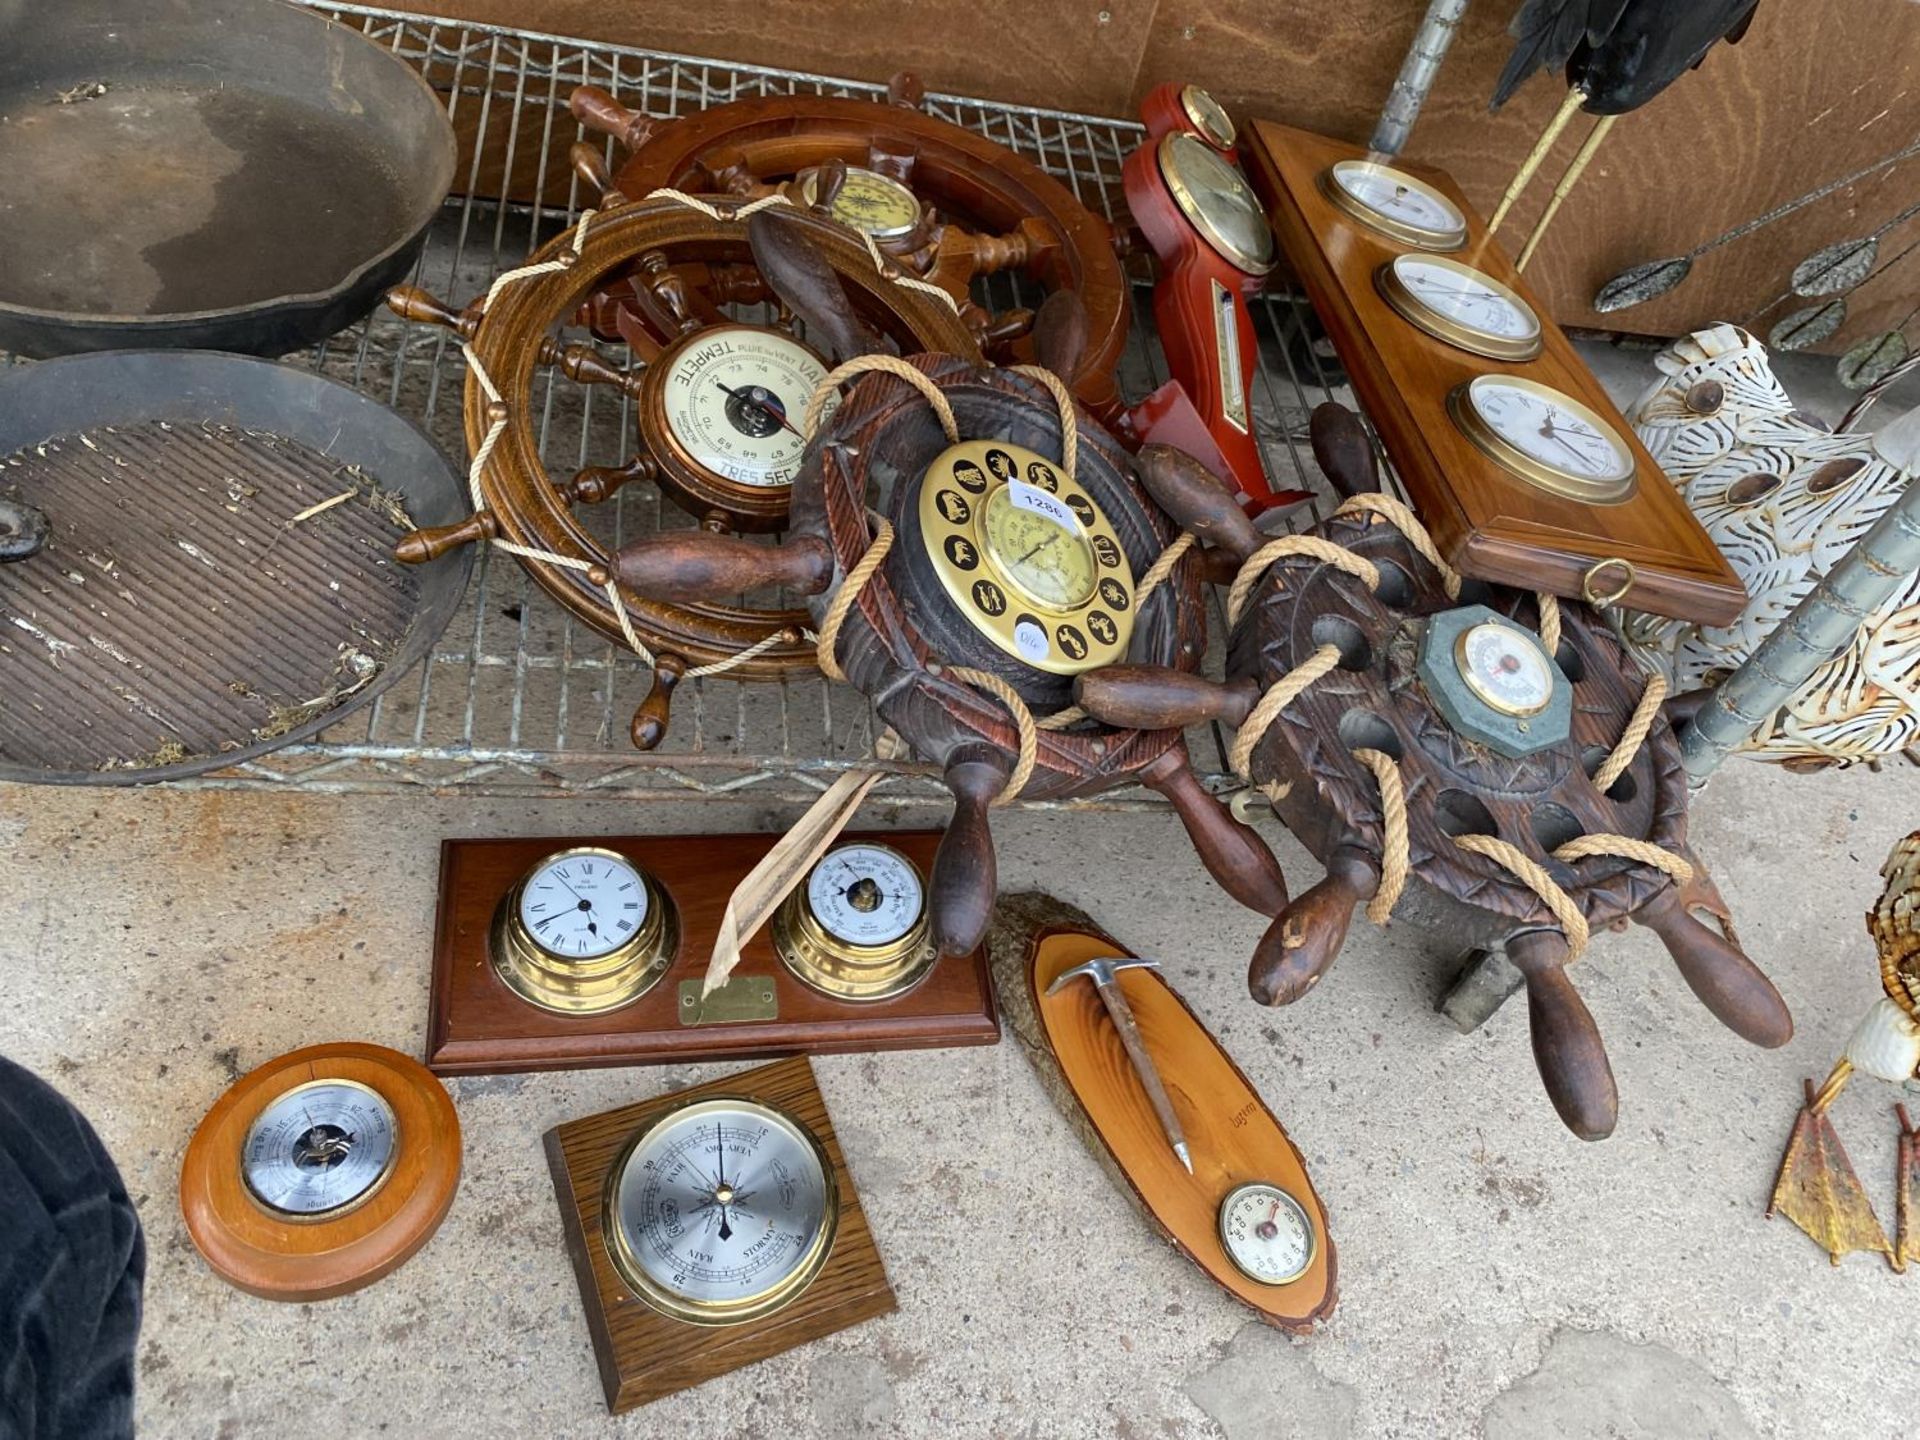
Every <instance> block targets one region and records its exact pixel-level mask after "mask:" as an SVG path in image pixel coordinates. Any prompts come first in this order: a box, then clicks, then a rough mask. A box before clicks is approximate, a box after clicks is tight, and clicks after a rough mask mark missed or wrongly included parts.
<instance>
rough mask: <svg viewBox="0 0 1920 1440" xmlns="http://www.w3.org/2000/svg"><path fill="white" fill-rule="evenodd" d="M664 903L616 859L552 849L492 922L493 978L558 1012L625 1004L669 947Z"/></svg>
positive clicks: (643, 988) (645, 984)
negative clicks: (494, 972)
mask: <svg viewBox="0 0 1920 1440" xmlns="http://www.w3.org/2000/svg"><path fill="white" fill-rule="evenodd" d="M679 935H680V921H679V916H678V915H677V914H676V913H675V910H674V905H673V901H672V900H671V899H670V898H669V897H668V895H667V894H666V892H665V891H664V890H662V889H661V888H660V886H659V885H657V884H656V883H655V882H654V880H653V877H652V876H650V875H648V874H647V873H646V872H645V871H644V870H641V869H640V868H639V867H638V866H637V865H635V864H634V863H633V862H632V861H631V860H629V859H627V858H626V856H624V855H621V854H618V853H617V852H615V851H612V850H603V849H600V848H598V847H597V846H581V847H578V848H576V849H571V850H561V851H558V852H556V853H554V854H552V855H549V856H547V857H546V858H545V859H543V860H541V861H540V862H539V863H538V864H536V865H535V866H534V867H533V868H532V869H531V870H529V871H528V872H527V873H526V874H525V875H524V876H522V877H521V878H520V881H519V883H518V884H516V885H515V886H514V887H513V888H512V889H511V890H509V891H508V892H507V894H506V895H505V897H504V898H503V899H502V900H501V902H500V908H499V910H498V911H497V912H496V914H495V916H494V923H493V935H492V944H491V947H490V950H491V959H492V961H493V966H494V970H495V971H496V972H497V973H498V974H499V976H500V978H501V980H502V981H504V982H505V983H506V985H507V986H508V988H510V989H511V990H512V991H513V992H514V993H515V994H517V995H518V996H519V997H520V998H521V999H523V1000H525V1001H527V1002H529V1003H530V1004H534V1005H538V1006H540V1007H541V1008H543V1009H546V1010H557V1011H561V1012H564V1013H567V1014H597V1013H600V1012H603V1011H607V1010H613V1009H617V1008H618V1007H620V1006H622V1005H630V1004H632V1003H633V1002H634V1001H635V1000H638V999H639V998H640V997H641V996H642V995H644V994H646V993H647V991H649V990H651V989H652V988H653V987H654V985H655V984H657V983H658V982H659V980H660V977H661V976H663V975H665V974H666V972H667V967H668V965H669V964H670V963H671V962H672V960H673V955H674V951H675V949H676V947H677V946H678V943H679Z"/></svg>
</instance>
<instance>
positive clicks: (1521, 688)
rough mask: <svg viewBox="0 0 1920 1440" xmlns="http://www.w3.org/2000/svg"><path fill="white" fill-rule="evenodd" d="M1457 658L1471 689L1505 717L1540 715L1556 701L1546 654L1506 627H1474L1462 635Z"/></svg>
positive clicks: (1486, 625)
mask: <svg viewBox="0 0 1920 1440" xmlns="http://www.w3.org/2000/svg"><path fill="white" fill-rule="evenodd" d="M1455 658H1456V661H1457V663H1458V665H1459V667H1460V678H1461V679H1463V680H1465V681H1466V682H1467V688H1468V689H1469V690H1471V691H1473V693H1474V694H1475V695H1477V696H1478V697H1479V698H1480V699H1481V700H1482V701H1483V702H1485V703H1486V704H1487V705H1488V706H1490V707H1492V708H1493V709H1495V710H1497V711H1499V712H1500V713H1501V714H1502V715H1512V716H1526V715H1538V714H1539V713H1540V712H1541V711H1542V710H1544V709H1546V708H1547V704H1548V702H1549V701H1551V700H1552V699H1553V670H1552V668H1551V667H1550V666H1549V665H1548V664H1547V657H1546V652H1544V651H1543V650H1541V648H1540V647H1539V646H1538V645H1535V644H1534V643H1533V642H1532V641H1531V640H1529V639H1528V638H1527V637H1526V636H1524V635H1522V634H1520V633H1519V632H1518V631H1515V630H1510V629H1508V628H1507V627H1506V626H1505V625H1496V624H1494V623H1493V622H1492V621H1488V622H1486V623H1484V624H1480V625H1476V626H1474V627H1473V628H1472V629H1471V630H1468V631H1467V632H1465V633H1464V634H1463V635H1461V637H1460V641H1459V649H1458V651H1457V653H1456V656H1455Z"/></svg>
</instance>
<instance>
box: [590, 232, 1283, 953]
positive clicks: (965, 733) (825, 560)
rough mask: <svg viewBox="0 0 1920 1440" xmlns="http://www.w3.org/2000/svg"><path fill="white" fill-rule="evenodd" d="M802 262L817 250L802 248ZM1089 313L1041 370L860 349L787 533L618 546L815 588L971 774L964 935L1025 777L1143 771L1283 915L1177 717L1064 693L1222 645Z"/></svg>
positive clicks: (1094, 782) (959, 825)
mask: <svg viewBox="0 0 1920 1440" xmlns="http://www.w3.org/2000/svg"><path fill="white" fill-rule="evenodd" d="M754 223H755V224H756V225H761V224H762V223H763V222H762V219H761V217H756V219H755V222H754ZM769 228H770V226H769ZM766 248H770V247H763V258H767V257H765V249H766ZM793 258H794V260H795V262H796V263H797V264H798V263H804V260H805V252H804V250H800V251H796V252H795V255H794V257H793ZM830 278H831V277H821V276H818V275H816V277H815V279H816V281H822V280H825V279H830ZM794 288H795V289H796V290H798V289H799V288H801V287H799V286H797V285H796V286H795V287H794ZM1081 318H1082V317H1081V316H1080V314H1079V312H1078V307H1077V303H1076V302H1075V300H1074V298H1073V296H1072V295H1071V293H1066V294H1059V295H1055V296H1053V297H1050V298H1049V300H1048V301H1047V303H1046V305H1044V306H1043V307H1042V310H1041V315H1040V317H1039V321H1038V323H1037V325H1036V337H1037V339H1038V341H1039V345H1040V348H1041V352H1042V353H1043V354H1044V355H1046V356H1047V358H1048V360H1049V362H1050V364H1049V368H1048V370H1047V371H1044V372H1043V371H1040V370H1038V369H1035V370H1031V371H1025V372H1014V371H1008V370H996V369H991V368H983V367H980V366H977V365H974V364H972V363H970V362H968V361H965V360H962V359H959V358H957V357H954V356H950V355H916V356H912V357H909V358H908V359H906V360H905V361H900V360H881V361H878V362H856V364H855V366H847V367H843V372H842V373H840V374H837V375H836V377H835V379H836V381H838V380H840V379H843V378H846V373H845V372H851V371H853V370H854V369H855V368H856V366H858V365H860V364H862V363H866V364H868V365H870V366H871V365H873V364H876V363H877V365H878V366H880V367H883V369H882V373H878V374H869V375H866V376H864V377H863V378H861V379H860V380H859V383H858V384H857V385H856V386H855V387H854V388H853V390H852V391H851V392H850V393H849V394H848V395H847V397H846V399H845V401H844V402H843V403H842V404H841V405H840V407H839V409H838V410H837V412H836V413H835V414H834V415H833V417H832V419H831V421H830V422H829V423H828V424H826V425H825V426H824V427H823V428H822V429H821V430H820V432H819V433H818V434H816V435H815V437H814V439H813V441H812V443H811V444H810V445H809V447H808V450H807V456H806V460H805V462H804V464H803V466H802V469H801V473H800V477H799V480H798V481H797V482H796V485H795V492H794V506H793V529H792V531H791V532H790V533H789V535H788V539H787V543H786V544H785V545H784V546H782V547H781V548H780V549H778V550H767V549H765V548H763V547H755V546H751V545H749V544H747V543H745V542H743V541H741V540H739V539H738V538H735V537H729V536H720V535H708V534H700V533H697V532H689V533H683V534H674V535H660V536H653V537H648V538H646V539H643V540H640V541H637V542H635V543H634V544H633V545H630V546H628V547H626V548H625V549H624V550H622V552H621V554H620V558H619V562H618V564H619V571H620V576H621V579H622V580H623V581H624V582H626V583H628V584H632V585H638V586H639V587H641V588H643V589H651V590H660V589H664V588H668V587H670V586H672V587H677V590H678V593H680V594H682V595H685V596H699V595H720V594H729V593H732V592H734V591H736V590H739V589H741V588H743V587H745V586H749V585H754V584H770V583H778V584H781V585H784V586H786V587H787V588H788V589H789V590H792V591H795V592H798V593H801V594H805V595H809V596H811V597H812V599H811V601H810V605H811V608H812V612H813V618H814V620H815V622H816V624H817V625H818V627H819V636H820V640H819V646H820V651H821V663H822V668H823V669H826V670H828V673H830V674H832V675H834V676H835V677H836V678H843V679H845V680H847V681H849V682H850V683H852V684H853V685H854V686H855V687H856V688H858V689H860V690H861V691H863V692H865V693H866V694H867V695H868V696H870V697H872V699H873V701H874V704H875V707H876V708H877V709H878V711H879V713H880V715H881V716H882V718H883V719H884V720H885V721H886V722H887V724H888V725H889V726H891V727H892V729H893V730H894V731H895V732H897V733H898V735H899V736H900V737H901V738H902V739H904V740H905V741H906V742H907V743H908V744H909V745H910V746H911V747H912V748H913V750H914V752H915V753H916V754H918V755H919V756H920V757H922V758H923V759H925V760H928V761H931V762H932V763H934V764H936V765H939V766H940V767H941V769H942V771H943V772H944V774H945V777H946V781H947V785H948V787H949V789H951V790H952V792H953V794H954V799H955V806H956V808H955V813H954V818H953V822H952V824H951V825H950V827H949V828H948V830H947V832H946V835H945V837H944V838H943V839H942V841H941V845H940V850H939V853H938V855H937V856H936V859H935V863H934V867H933V875H932V883H931V894H932V904H933V911H934V935H935V939H936V940H937V941H938V943H939V946H940V949H941V952H942V953H943V954H947V955H957V954H965V953H967V952H968V951H970V950H971V949H973V947H974V946H976V945H977V944H979V943H980V940H981V937H982V936H983V935H984V934H985V930H986V926H987V922H988V918H989V915H990V912H991V909H992V905H993V897H994V892H995V888H996V887H995V879H994V860H993V847H992V841H991V839H990V837H989V834H988V828H987V810H988V807H989V806H991V805H992V804H994V803H995V802H996V801H1003V800H1006V799H1011V798H1012V797H1013V796H1014V795H1015V794H1018V795H1021V796H1023V797H1026V798H1031V799H1052V798H1061V797H1066V796H1075V795H1088V794H1093V793H1095V792H1098V791H1101V790H1105V789H1108V788H1110V787H1112V786H1114V785H1118V784H1122V783H1125V782H1128V781H1139V782H1141V783H1144V784H1146V785H1148V786H1151V787H1152V788H1154V789H1156V790H1158V791H1159V792H1160V793H1162V794H1164V795H1166V796H1167V797H1168V798H1169V799H1170V800H1171V801H1172V802H1173V804H1174V806H1175V807H1176V809H1177V810H1178V811H1179V813H1180V816H1181V819H1182V820H1183V822H1184V823H1185V825H1186V827H1187V831H1188V834H1189V835H1190V836H1191V837H1192V838H1193V841H1194V843H1195V845H1196V847H1197V848H1198V850H1199V851H1200V854H1201V857H1202V859H1203V860H1204V861H1205V863H1206V865H1207V868H1208V870H1209V871H1210V872H1211V873H1212V874H1213V876H1214V878H1215V879H1216V880H1218V881H1219V882H1220V884H1221V885H1222V886H1224V887H1225V888H1226V889H1227V890H1228V892H1229V893H1231V894H1232V895H1233V896H1234V897H1235V898H1236V899H1238V900H1240V901H1241V902H1242V903H1243V904H1246V905H1248V906H1250V907H1252V908H1254V909H1256V910H1258V911H1260V912H1261V913H1263V914H1267V915H1272V914H1275V913H1277V912H1278V911H1279V909H1280V908H1281V907H1282V906H1283V905H1284V904H1285V903H1286V888H1285V885H1284V883H1283V881H1282V880H1281V876H1280V869H1279V866H1278V865H1277V864H1276V863H1275V862H1274V859H1273V857H1272V855H1271V854H1270V853H1269V852H1268V850H1267V848H1266V846H1265V845H1264V844H1263V843H1262V842H1261V841H1260V840H1259V838H1258V837H1257V836H1256V835H1255V834H1254V833H1253V832H1252V830H1250V829H1249V828H1248V827H1247V826H1245V825H1243V824H1241V823H1240V822H1239V821H1237V820H1235V819H1233V818H1232V816H1231V815H1230V814H1229V813H1228V812H1227V810H1226V808H1225V807H1224V806H1223V805H1221V803H1220V802H1219V801H1218V800H1216V799H1215V798H1214V797H1213V796H1212V795H1210V794H1208V793H1207V791H1206V790H1205V789H1204V788H1203V787H1202V786H1201V785H1200V782H1199V780H1198V779H1197V778H1196V777H1195V775H1194V774H1193V771H1192V768H1191V766H1190V764H1189V761H1188V757H1187V752H1186V746H1185V743H1184V740H1183V737H1182V736H1181V734H1180V732H1179V731H1178V730H1177V729H1142V728H1138V727H1134V726H1127V725H1122V726H1109V725H1105V724H1101V723H1099V722H1097V721H1093V720H1090V719H1087V718H1085V717H1084V716H1081V715H1079V714H1078V713H1077V712H1074V711H1072V710H1070V709H1069V708H1068V699H1069V692H1070V690H1071V688H1072V682H1073V677H1074V675H1075V674H1077V673H1078V672H1079V671H1081V670H1083V669H1084V668H1086V667H1087V666H1090V665H1095V664H1099V663H1101V662H1102V661H1103V660H1108V659H1114V658H1119V657H1123V656H1126V657H1132V658H1134V659H1137V660H1140V661H1142V662H1146V663H1153V664H1158V665H1162V666H1165V667H1167V668H1168V669H1169V670H1170V671H1171V672H1173V673H1182V674H1184V673H1189V672H1192V671H1194V670H1196V669H1197V668H1198V666H1199V663H1200V659H1201V655H1202V653H1203V651H1204V649H1205V646H1206V626H1205V612H1204V606H1203V602H1202V596H1201V583H1202V582H1201V578H1200V576H1199V574H1198V572H1197V570H1196V569H1195V567H1194V565H1193V563H1192V560H1191V557H1190V556H1188V555H1186V553H1185V552H1186V549H1187V547H1186V546H1184V545H1183V546H1181V547H1180V549H1179V550H1178V551H1176V552H1175V553H1174V554H1172V555H1171V557H1169V558H1165V559H1163V557H1168V551H1169V547H1170V546H1171V545H1173V544H1175V543H1176V532H1175V530H1174V528H1173V527H1172V525H1170V524H1169V522H1168V521H1167V518H1166V517H1165V516H1164V515H1163V514H1161V512H1160V511H1159V509H1158V508H1157V507H1156V506H1155V505H1154V504H1153V502H1152V500H1151V499H1150V498H1149V497H1148V496H1147V494H1146V492H1145V491H1143V490H1142V489H1141V488H1140V485H1139V483H1138V481H1137V479H1136V478H1135V475H1134V471H1133V462H1132V459H1131V457H1130V456H1129V455H1128V454H1127V452H1126V451H1125V450H1123V449H1122V448H1121V447H1120V446H1119V445H1118V444H1117V443H1116V442H1115V441H1114V440H1113V439H1112V438H1111V437H1110V436H1108V435H1107V434H1105V433H1104V432H1103V431H1101V430H1099V429H1098V428H1097V427H1096V426H1094V425H1093V424H1092V423H1090V421H1089V420H1088V419H1087V418H1086V416H1085V413H1084V412H1076V408H1075V407H1074V405H1073V401H1072V398H1071V396H1069V395H1068V394H1067V391H1066V389H1065V386H1064V384H1062V383H1061V382H1060V380H1059V378H1058V377H1059V376H1061V375H1064V374H1067V373H1071V372H1072V371H1073V369H1074V366H1073V364H1072V360H1073V358H1074V357H1075V356H1076V355H1077V353H1078V335H1079V325H1080V323H1081ZM1056 322H1057V323H1056ZM822 398H824V393H823V396H822ZM1063 416H1066V417H1071V418H1070V419H1069V421H1068V422H1067V423H1066V424H1063ZM1069 425H1070V426H1071V428H1068V427H1069Z"/></svg>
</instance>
